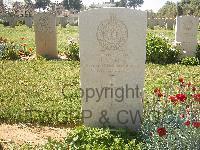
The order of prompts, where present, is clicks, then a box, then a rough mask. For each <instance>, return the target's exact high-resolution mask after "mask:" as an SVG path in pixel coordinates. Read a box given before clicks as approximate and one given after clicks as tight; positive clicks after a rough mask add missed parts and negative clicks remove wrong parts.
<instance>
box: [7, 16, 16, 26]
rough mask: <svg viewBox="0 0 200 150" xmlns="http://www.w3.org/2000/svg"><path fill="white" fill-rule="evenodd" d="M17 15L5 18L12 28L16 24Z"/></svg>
mask: <svg viewBox="0 0 200 150" xmlns="http://www.w3.org/2000/svg"><path fill="white" fill-rule="evenodd" d="M17 19H18V18H17V17H15V16H9V17H8V18H7V20H8V23H9V26H10V27H12V28H14V27H15V26H16V25H17Z"/></svg>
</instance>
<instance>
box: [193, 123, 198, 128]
mask: <svg viewBox="0 0 200 150" xmlns="http://www.w3.org/2000/svg"><path fill="white" fill-rule="evenodd" d="M192 125H193V127H195V128H199V127H200V122H193V123H192Z"/></svg>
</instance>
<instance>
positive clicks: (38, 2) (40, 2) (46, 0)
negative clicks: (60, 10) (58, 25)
mask: <svg viewBox="0 0 200 150" xmlns="http://www.w3.org/2000/svg"><path fill="white" fill-rule="evenodd" d="M50 2H51V1H50V0H35V7H36V8H39V9H41V8H42V9H43V10H44V9H46V8H47V6H49V5H50Z"/></svg>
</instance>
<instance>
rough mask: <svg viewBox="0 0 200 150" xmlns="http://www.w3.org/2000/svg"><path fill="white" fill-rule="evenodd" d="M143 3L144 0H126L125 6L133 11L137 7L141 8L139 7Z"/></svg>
mask: <svg viewBox="0 0 200 150" xmlns="http://www.w3.org/2000/svg"><path fill="white" fill-rule="evenodd" d="M143 3H144V0H128V2H127V6H128V7H133V8H134V9H135V8H137V7H141V5H142V4H143Z"/></svg>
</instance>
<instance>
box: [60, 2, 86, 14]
mask: <svg viewBox="0 0 200 150" xmlns="http://www.w3.org/2000/svg"><path fill="white" fill-rule="evenodd" d="M63 6H64V7H65V9H67V10H70V9H74V10H78V11H80V9H81V8H82V7H83V4H82V1H81V0H63Z"/></svg>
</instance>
